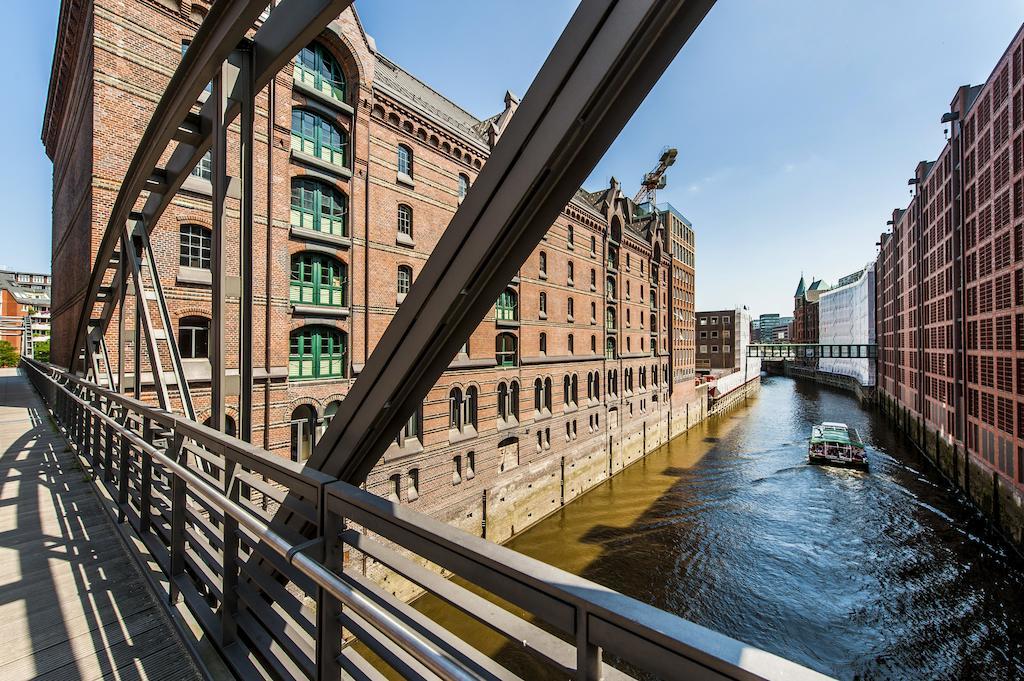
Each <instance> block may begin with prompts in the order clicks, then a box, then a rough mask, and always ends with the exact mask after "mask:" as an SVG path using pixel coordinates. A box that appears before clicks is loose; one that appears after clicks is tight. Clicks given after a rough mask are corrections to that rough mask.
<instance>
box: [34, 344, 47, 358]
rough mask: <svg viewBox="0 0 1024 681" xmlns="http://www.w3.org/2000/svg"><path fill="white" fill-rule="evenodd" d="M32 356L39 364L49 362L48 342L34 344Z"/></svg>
mask: <svg viewBox="0 0 1024 681" xmlns="http://www.w3.org/2000/svg"><path fill="white" fill-rule="evenodd" d="M33 356H34V357H35V358H36V360H38V361H40V362H49V361H50V341H43V342H42V343H36V346H35V349H34V350H33Z"/></svg>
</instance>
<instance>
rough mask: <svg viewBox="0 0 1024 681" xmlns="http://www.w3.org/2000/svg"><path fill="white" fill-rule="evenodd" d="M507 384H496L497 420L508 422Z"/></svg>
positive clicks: (503, 382)
mask: <svg viewBox="0 0 1024 681" xmlns="http://www.w3.org/2000/svg"><path fill="white" fill-rule="evenodd" d="M508 414H509V409H508V384H507V383H505V381H502V382H501V383H499V384H498V418H499V419H502V420H505V421H507V420H508Z"/></svg>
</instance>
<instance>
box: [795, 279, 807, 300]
mask: <svg viewBox="0 0 1024 681" xmlns="http://www.w3.org/2000/svg"><path fill="white" fill-rule="evenodd" d="M805 293H807V286H806V285H805V284H804V275H802V274H801V275H800V283H799V284H797V286H796V293H794V294H793V297H794V298H799V297H800V296H802V295H804V294H805Z"/></svg>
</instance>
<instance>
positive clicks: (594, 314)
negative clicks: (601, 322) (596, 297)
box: [590, 301, 597, 324]
mask: <svg viewBox="0 0 1024 681" xmlns="http://www.w3.org/2000/svg"><path fill="white" fill-rule="evenodd" d="M590 323H591V324H597V303H595V302H593V301H591V303H590Z"/></svg>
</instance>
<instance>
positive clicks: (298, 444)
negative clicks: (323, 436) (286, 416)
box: [291, 404, 316, 462]
mask: <svg viewBox="0 0 1024 681" xmlns="http://www.w3.org/2000/svg"><path fill="white" fill-rule="evenodd" d="M291 431H292V447H291V456H292V461H298V462H302V461H305V460H306V459H308V458H309V455H310V454H312V453H313V437H314V433H315V432H316V411H314V410H313V407H311V406H309V405H308V404H302V405H299V406H298V407H296V408H295V411H293V412H292V418H291Z"/></svg>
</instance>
